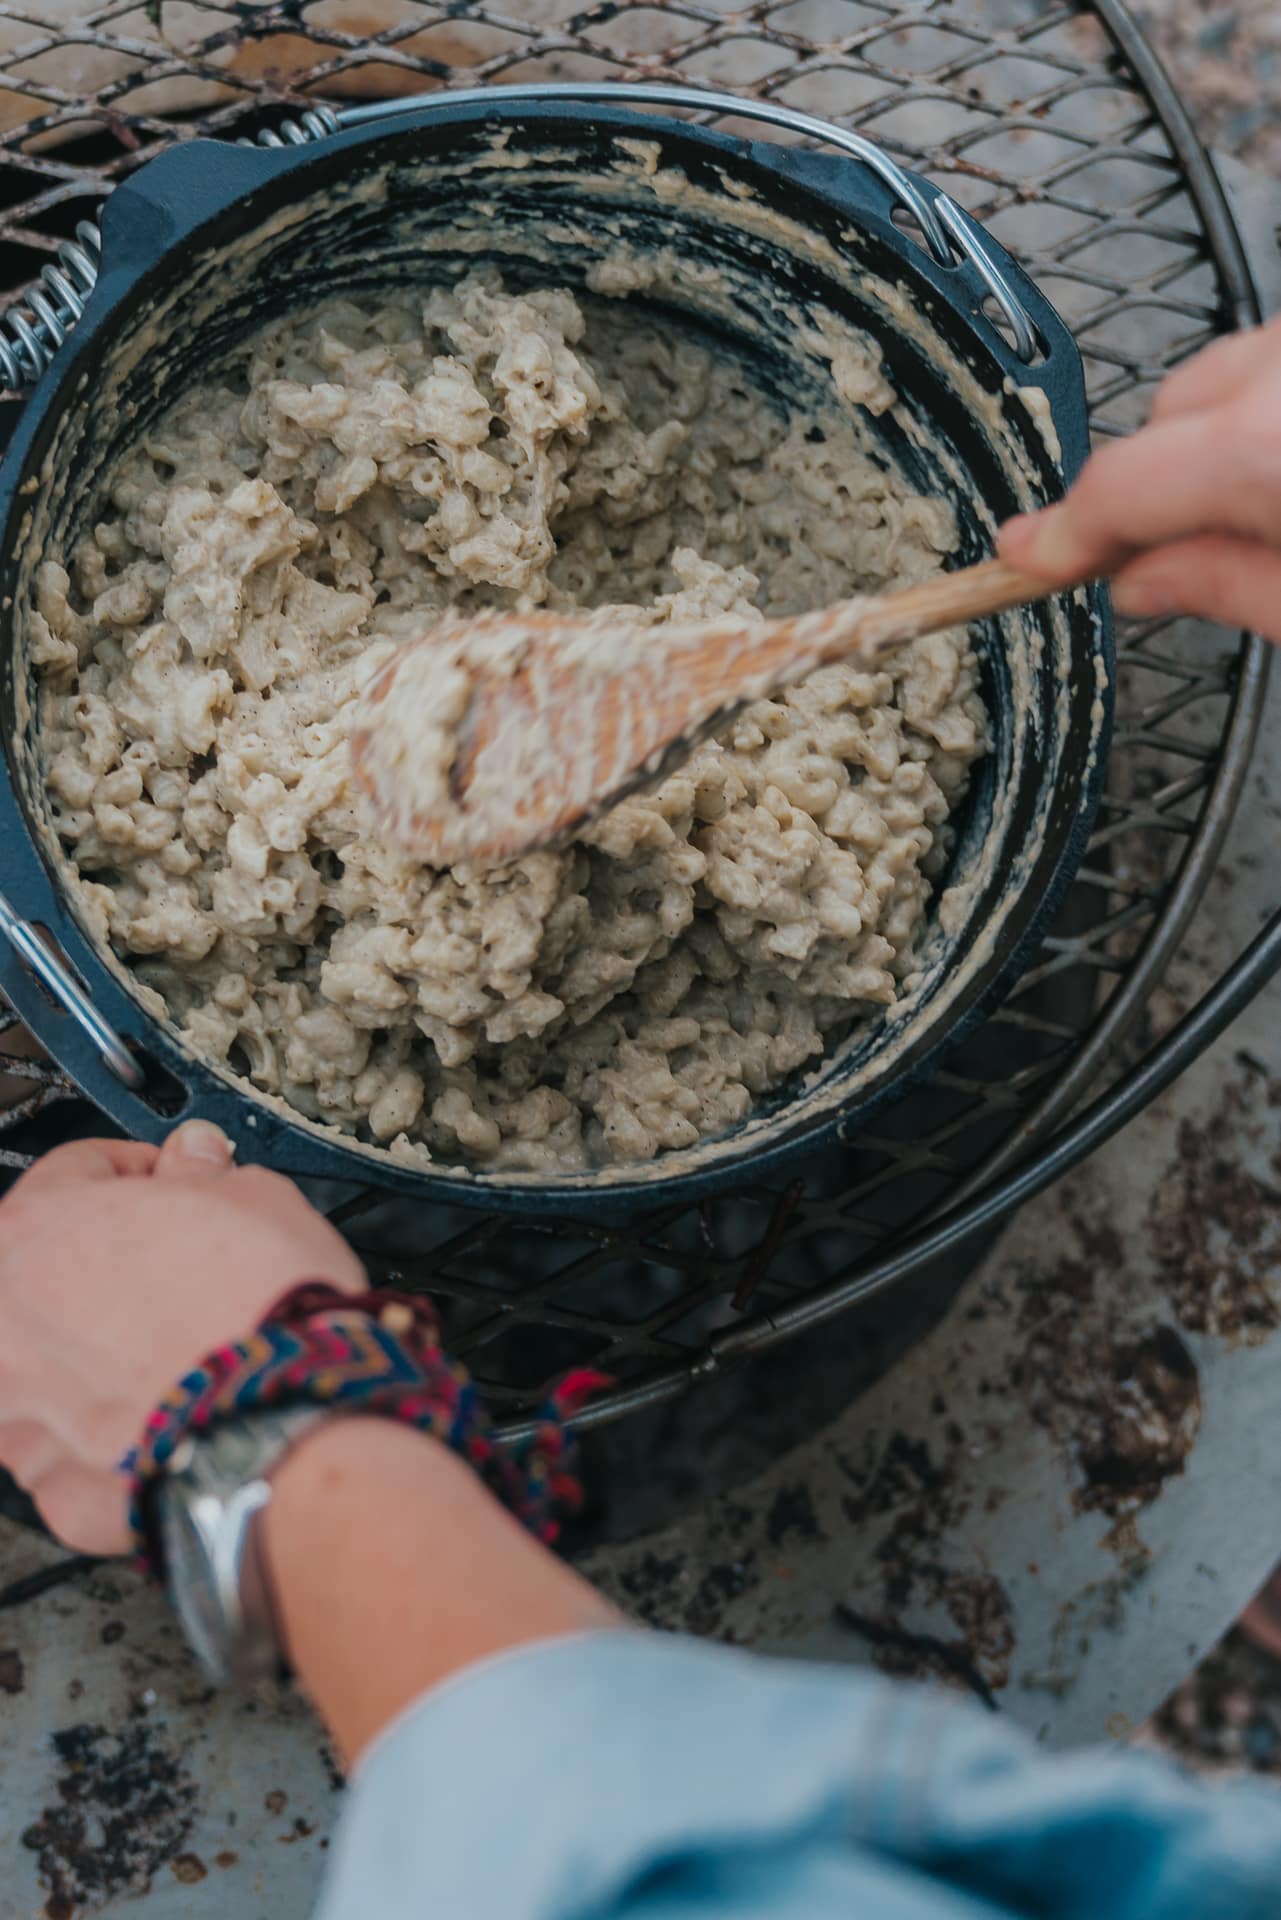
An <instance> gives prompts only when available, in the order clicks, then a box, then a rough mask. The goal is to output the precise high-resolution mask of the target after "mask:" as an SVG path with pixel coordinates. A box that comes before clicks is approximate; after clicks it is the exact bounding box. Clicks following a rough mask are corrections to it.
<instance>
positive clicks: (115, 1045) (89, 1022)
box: [0, 893, 143, 1091]
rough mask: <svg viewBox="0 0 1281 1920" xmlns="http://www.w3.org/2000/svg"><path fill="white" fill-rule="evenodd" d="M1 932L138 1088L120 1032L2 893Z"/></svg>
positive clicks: (104, 1057) (139, 1077) (107, 1062)
mask: <svg viewBox="0 0 1281 1920" xmlns="http://www.w3.org/2000/svg"><path fill="white" fill-rule="evenodd" d="M0 934H3V935H4V937H5V939H6V940H7V941H8V942H9V945H10V946H11V947H12V948H13V951H14V952H15V953H16V954H17V956H18V958H19V959H20V960H22V961H23V962H25V964H26V965H27V966H28V967H29V968H30V969H31V971H32V973H34V974H35V976H36V978H37V979H38V980H39V981H40V982H41V984H42V985H43V986H44V987H46V988H47V989H48V991H49V992H50V993H51V994H52V995H53V997H54V999H55V1000H56V1001H57V1002H58V1004H59V1006H60V1007H62V1009H63V1011H64V1012H66V1013H69V1014H70V1015H71V1018H72V1019H73V1020H74V1021H75V1023H76V1025H77V1026H78V1027H79V1028H80V1031H81V1032H82V1033H83V1034H84V1036H85V1039H86V1040H87V1041H88V1042H89V1044H90V1046H91V1047H93V1049H94V1051H95V1052H96V1053H97V1054H98V1056H99V1058H100V1059H101V1061H102V1063H103V1065H104V1066H105V1067H106V1068H107V1069H108V1071H109V1072H111V1073H114V1074H115V1076H116V1079H117V1080H120V1081H122V1082H123V1084H124V1085H125V1086H126V1087H132V1088H134V1089H135V1091H136V1090H137V1089H138V1088H139V1087H140V1086H141V1085H142V1082H143V1072H142V1068H141V1067H140V1066H139V1064H138V1062H137V1061H136V1060H135V1059H134V1057H133V1055H132V1054H131V1053H130V1051H129V1049H128V1047H127V1046H126V1045H125V1043H124V1041H123V1040H122V1039H121V1038H120V1035H119V1034H118V1033H117V1032H116V1030H115V1028H114V1027H113V1026H112V1025H111V1023H110V1021H108V1020H105V1019H104V1018H103V1016H102V1015H101V1014H100V1013H99V1012H98V1009H97V1008H96V1007H95V1006H94V1004H93V1001H92V1000H91V999H90V998H89V996H88V994H87V993H86V992H85V990H84V988H83V987H82V986H81V984H80V982H79V981H78V980H77V979H76V977H75V975H74V973H72V971H71V968H70V967H69V966H68V965H67V963H66V961H65V960H63V959H62V958H61V957H60V955H58V954H57V953H55V951H54V949H53V948H52V947H51V946H49V945H48V944H47V943H46V942H45V941H44V940H42V939H41V937H40V934H39V932H38V931H37V929H36V928H35V927H33V926H32V925H31V922H30V921H29V920H23V919H21V918H19V916H18V915H17V914H16V913H15V912H14V910H13V908H12V907H11V906H10V905H9V902H8V901H7V900H6V899H5V897H4V895H3V894H2V893H0Z"/></svg>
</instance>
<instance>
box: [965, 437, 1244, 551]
mask: <svg viewBox="0 0 1281 1920" xmlns="http://www.w3.org/2000/svg"><path fill="white" fill-rule="evenodd" d="M1278 524H1281V472H1278V463H1277V461H1276V459H1275V456H1274V455H1273V454H1272V453H1271V450H1270V448H1269V447H1268V445H1267V436H1255V437H1253V438H1252V437H1250V436H1249V435H1243V434H1242V433H1241V432H1239V431H1237V430H1234V429H1233V428H1232V423H1231V422H1230V421H1229V420H1228V419H1226V418H1224V419H1222V420H1220V419H1218V418H1217V417H1216V419H1215V421H1214V422H1213V423H1212V425H1210V426H1209V427H1207V422H1206V419H1205V417H1204V416H1203V415H1201V414H1187V415H1184V416H1181V417H1180V418H1178V419H1177V420H1167V421H1164V422H1161V423H1160V424H1158V425H1156V426H1152V427H1144V428H1143V429H1142V430H1141V431H1140V432H1139V433H1136V434H1134V435H1133V436H1132V437H1131V438H1130V439H1128V440H1118V441H1116V442H1115V443H1114V444H1113V445H1112V446H1109V447H1104V448H1103V449H1102V450H1101V451H1100V452H1098V453H1096V454H1095V455H1094V456H1093V457H1092V458H1091V459H1090V460H1089V461H1088V462H1087V464H1086V467H1085V470H1084V472H1083V473H1082V475H1081V478H1080V479H1079V480H1078V481H1077V483H1076V485H1075V486H1074V487H1073V489H1072V491H1071V493H1070V494H1069V495H1068V497H1067V499H1066V500H1065V501H1063V502H1062V503H1061V505H1059V506H1056V507H1049V508H1047V509H1046V510H1045V511H1044V512H1042V513H1038V514H1034V515H1031V516H1026V515H1025V516H1023V517H1022V518H1020V519H1018V520H1012V521H1009V522H1008V523H1007V524H1006V526H1005V527H1003V528H1002V530H1001V534H1000V536H999V549H1000V552H1001V555H1002V558H1004V559H1006V560H1008V561H1009V562H1010V563H1011V564H1012V565H1014V566H1017V567H1025V568H1026V569H1027V570H1028V572H1029V573H1037V574H1041V575H1043V576H1044V577H1045V578H1046V579H1048V580H1056V581H1062V582H1063V583H1064V584H1065V585H1066V584H1068V583H1071V582H1074V581H1077V580H1086V579H1090V578H1093V577H1096V576H1097V575H1099V574H1102V573H1109V572H1111V571H1113V570H1114V569H1115V568H1118V567H1119V566H1121V565H1122V563H1123V562H1125V561H1126V560H1128V559H1129V558H1130V557H1131V556H1132V555H1133V554H1134V553H1136V552H1137V551H1138V550H1139V549H1141V548H1144V547H1161V546H1168V545H1170V544H1171V543H1172V542H1174V541H1176V540H1187V539H1191V538H1193V537H1194V536H1196V535H1198V534H1203V533H1244V534H1251V535H1253V536H1255V537H1256V538H1257V539H1259V540H1267V539H1268V538H1269V536H1270V535H1271V534H1272V533H1273V532H1274V531H1275V529H1276V527H1277V526H1278Z"/></svg>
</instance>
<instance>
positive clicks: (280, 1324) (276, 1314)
mask: <svg viewBox="0 0 1281 1920" xmlns="http://www.w3.org/2000/svg"><path fill="white" fill-rule="evenodd" d="M607 1384H608V1380H607V1377H606V1376H605V1375H604V1374H599V1373H593V1372H591V1371H590V1370H589V1369H586V1368H580V1369H578V1370H577V1371H576V1372H573V1373H570V1374H567V1375H566V1377H565V1378H564V1379H563V1380H562V1381H561V1382H560V1384H559V1386H558V1387H557V1388H556V1390H555V1392H554V1393H553V1394H552V1395H551V1397H550V1399H549V1400H548V1401H547V1403H546V1405H545V1406H544V1407H543V1408H542V1409H541V1410H540V1413H539V1418H538V1422H537V1425H536V1427H535V1430H534V1431H533V1433H532V1434H531V1435H530V1436H529V1438H528V1439H527V1440H525V1441H523V1442H522V1443H521V1444H520V1445H519V1446H517V1447H514V1448H507V1447H503V1446H499V1445H498V1444H497V1443H496V1442H495V1440H494V1438H493V1433H492V1426H491V1422H490V1419H489V1416H488V1414H487V1413H486V1411H485V1409H484V1406H483V1405H482V1403H481V1400H480V1396H479V1394H478V1393H477V1391H476V1387H475V1384H474V1383H473V1381H472V1380H471V1379H470V1377H469V1375H468V1374H467V1371H466V1369H465V1368H463V1367H461V1366H458V1365H456V1364H455V1363H454V1362H452V1361H450V1360H449V1359H448V1358H447V1357H446V1355H445V1353H444V1352H443V1350H442V1348H441V1344H440V1327H439V1322H438V1320H437V1318H436V1314H435V1310H434V1309H433V1308H432V1307H431V1305H430V1304H429V1303H428V1302H427V1301H426V1300H423V1299H422V1298H421V1297H419V1296H416V1295H411V1294H404V1293H397V1292H395V1291H393V1290H389V1289H380V1290H376V1291H371V1292H369V1293H363V1294H349V1293H340V1292H338V1290H337V1289H336V1288H334V1287H330V1286H328V1285H324V1284H320V1283H317V1282H312V1281H308V1282H305V1283H304V1284H303V1285H301V1286H297V1287H293V1288H291V1289H290V1291H289V1292H288V1293H287V1294H286V1295H285V1296H284V1298H283V1299H282V1300H280V1301H279V1302H278V1303H277V1304H276V1305H275V1306H274V1307H273V1308H272V1310H271V1312H270V1313H269V1314H267V1315H266V1316H265V1317H264V1319H263V1320H262V1322H261V1323H260V1325H259V1326H258V1328H257V1329H256V1331H255V1332H254V1333H252V1334H250V1335H249V1337H248V1338H247V1339H245V1340H237V1341H233V1342H230V1343H229V1344H228V1345H226V1346H222V1347H217V1348H215V1350H214V1352H213V1353H211V1354H210V1355H209V1356H208V1357H207V1358H206V1359H205V1360H204V1361H202V1362H201V1364H200V1366H198V1367H196V1368H194V1369H193V1370H192V1372H190V1373H188V1374H185V1375H184V1376H183V1378H182V1379H181V1380H180V1381H179V1382H178V1384H177V1386H176V1387H174V1389H173V1390H172V1392H170V1393H168V1394H166V1396H165V1398H164V1399H163V1400H162V1401H161V1403H160V1405H159V1406H158V1407H157V1408H156V1410H155V1412H154V1413H153V1414H152V1415H151V1418H150V1419H149V1420H148V1422H147V1425H146V1428H145V1429H144V1432H143V1436H142V1441H141V1444H140V1445H139V1448H138V1451H137V1454H136V1456H135V1458H134V1460H133V1462H132V1463H131V1475H132V1478H131V1487H130V1506H129V1520H130V1525H131V1527H132V1530H133V1537H134V1551H135V1554H136V1557H137V1560H138V1563H139V1565H140V1566H141V1567H142V1568H143V1569H144V1570H145V1571H146V1572H148V1573H150V1574H151V1575H153V1577H155V1578H156V1579H163V1577H164V1566H163V1561H162V1556H161V1554H160V1551H159V1545H158V1539H157V1531H156V1528H155V1526H154V1515H153V1507H154V1500H153V1499H152V1495H153V1493H154V1491H155V1488H156V1486H157V1484H158V1482H159V1480H160V1478H161V1476H162V1475H163V1473H164V1470H165V1466H166V1463H167V1462H168V1461H169V1460H170V1459H172V1457H173V1454H174V1451H175V1449H176V1448H177V1447H178V1445H179V1443H180V1441H181V1440H182V1439H183V1438H184V1436H185V1435H187V1434H188V1433H207V1432H209V1431H210V1430H211V1429H212V1428H214V1427H216V1426H218V1425H220V1424H221V1423H223V1422H224V1421H228V1420H236V1419H240V1418H242V1417H243V1416H244V1415H246V1414H252V1413H253V1412H254V1410H255V1409H256V1408H265V1407H274V1408H277V1409H279V1408H284V1407H291V1406H304V1405H311V1406H329V1407H333V1408H334V1409H335V1410H336V1411H341V1412H343V1413H362V1414H380V1415H382V1416H384V1417H385V1418H389V1419H393V1420H400V1421H403V1422H405V1423H406V1424H407V1425H409V1426H413V1427H416V1428H418V1429H419V1430H420V1431H421V1432H424V1433H430V1434H432V1435H434V1436H435V1438H436V1439H437V1440H439V1441H440V1442H441V1443H442V1445H444V1446H447V1447H450V1448H452V1450H453V1451H454V1452H455V1453H457V1454H459V1455H460V1456H461V1457H462V1458H463V1459H464V1460H466V1461H467V1463H468V1465H469V1466H471V1467H473V1468H474V1469H475V1471H476V1472H477V1473H478V1474H479V1475H480V1477H481V1479H482V1480H483V1481H484V1482H485V1484H486V1486H488V1487H489V1488H490V1490H491V1491H492V1492H493V1493H494V1494H495V1495H496V1496H497V1497H498V1499H499V1500H501V1501H502V1503H503V1505H504V1506H506V1507H508V1508H510V1510H511V1511H512V1513H514V1514H515V1515H516V1517H517V1518H518V1519H519V1520H521V1521H522V1522H523V1523H524V1524H525V1526H527V1527H528V1528H529V1530H530V1532H531V1533H533V1534H535V1535H536V1536H537V1537H538V1538H539V1539H540V1540H544V1541H547V1542H548V1543H550V1542H552V1541H553V1540H554V1539H555V1538H556V1535H557V1533H558V1531H559V1527H558V1522H557V1518H556V1515H557V1513H558V1512H562V1511H570V1512H572V1511H573V1510H574V1509H575V1508H576V1507H577V1506H578V1505H579V1504H580V1502H581V1498H582V1492H581V1488H580V1486H579V1483H578V1480H577V1478H576V1476H575V1471H574V1469H575V1463H576V1447H575V1444H574V1441H573V1438H572V1435H571V1434H570V1432H569V1429H568V1428H567V1426H566V1421H567V1420H568V1419H569V1418H570V1417H571V1416H572V1415H573V1414H574V1413H576V1412H577V1410H578V1408H579V1407H580V1406H581V1405H582V1404H583V1402H584V1400H586V1399H587V1398H588V1396H589V1395H590V1394H592V1393H593V1392H595V1391H596V1390H597V1388H599V1387H601V1386H604V1385H607Z"/></svg>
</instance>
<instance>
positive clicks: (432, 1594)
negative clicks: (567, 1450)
mask: <svg viewBox="0 0 1281 1920" xmlns="http://www.w3.org/2000/svg"><path fill="white" fill-rule="evenodd" d="M262 1546H263V1554H264V1561H265V1565H266V1571H267V1577H268V1579H269V1581H270V1583H271V1586H272V1590H273V1594H274V1599H275V1606H276V1612H277V1616H278V1618H279V1621H280V1623H281V1627H282V1630H283V1634H284V1639H285V1646H286V1651H287V1653H288V1656H289V1660H290V1664H291V1665H292V1667H293V1669H294V1671H295V1673H296V1674H297V1676H298V1678H299V1680H300V1682H301V1683H302V1685H303V1687H304V1688H305V1690H306V1691H307V1693H308V1694H309V1695H310V1697H311V1699H312V1701H313V1703H314V1704H315V1706H316V1708H317V1710H318V1711H319V1713H320V1714H321V1716H322V1718H324V1720H325V1721H326V1722H327V1724H328V1725H329V1728H330V1730H331V1732H332V1734H333V1736H334V1739H335V1741H336V1742H337V1744H338V1747H339V1749H340V1751H341V1752H342V1754H343V1755H344V1757H345V1758H346V1760H347V1761H348V1763H351V1762H353V1761H354V1760H355V1759H356V1758H357V1757H358V1756H359V1754H360V1753H361V1752H362V1751H363V1750H364V1748H365V1747H366V1746H367V1745H368V1744H369V1742H370V1741H371V1740H372V1739H373V1738H374V1737H375V1736H376V1735H377V1733H378V1732H379V1731H380V1730H381V1729H382V1728H383V1727H384V1726H385V1725H386V1724H387V1723H388V1722H389V1721H390V1720H391V1719H393V1718H394V1717H395V1716H396V1715H397V1714H398V1713H400V1712H401V1711H402V1710H403V1709H404V1708H405V1707H407V1706H409V1705H410V1704H411V1703H412V1702H413V1701H414V1700H416V1699H417V1698H418V1697H419V1696H420V1695H422V1694H423V1693H426V1692H427V1691H428V1690H429V1689H430V1688H432V1687H434V1686H436V1685H438V1684H439V1683H440V1682H441V1681H443V1680H445V1679H447V1678H448V1677H449V1676H451V1675H452V1674H454V1673H457V1672H459V1671H461V1670H462V1669H463V1668H465V1667H467V1666H470V1665H471V1664H473V1663H474V1662H476V1661H478V1660H482V1659H485V1658H487V1657H489V1656H490V1655H492V1654H496V1653H500V1652H503V1651H505V1650H508V1649H510V1648H514V1647H518V1646H521V1645H524V1644H528V1643H530V1642H533V1641H536V1640H543V1639H549V1638H552V1637H555V1636H558V1635H562V1634H568V1633H576V1632H580V1631H585V1630H587V1629H590V1628H600V1627H603V1626H610V1625H619V1624H621V1619H620V1616H619V1615H618V1614H617V1613H616V1612H615V1610H614V1609H613V1608H612V1607H610V1606H609V1605H608V1604H607V1603H606V1602H605V1601H604V1600H603V1599H602V1598H601V1597H600V1595H599V1594H597V1593H596V1592H595V1591H594V1590H593V1589H592V1588H591V1587H590V1586H588V1585H587V1583H586V1582H585V1581H584V1580H582V1579H581V1578H580V1577H579V1576H578V1575H577V1574H575V1573H573V1572H572V1571H571V1570H570V1569H569V1568H568V1567H567V1566H565V1565H564V1564H563V1563H562V1562H560V1561H558V1560H556V1559H555V1558H554V1557H553V1556H552V1555H551V1554H550V1553H548V1552H547V1550H546V1549H545V1548H543V1547H542V1546H540V1545H539V1544H538V1542H537V1541H535V1540H534V1539H533V1538H532V1537H531V1535H530V1534H529V1533H528V1532H527V1531H526V1530H525V1529H524V1528H523V1527H522V1526H521V1525H520V1523H519V1522H518V1521H516V1520H515V1519H513V1518H512V1516H511V1515H510V1514H508V1513H507V1512H506V1511H505V1510H504V1509H503V1508H502V1507H500V1506H499V1505H498V1503H497V1501H495V1500H494V1499H493V1498H492V1496H491V1495H490V1494H489V1493H488V1492H487V1491H486V1489H485V1488H484V1487H483V1486H482V1485H481V1484H480V1482H479V1481H478V1480H477V1479H476V1477H475V1475H474V1474H473V1473H472V1472H471V1470H470V1469H469V1468H468V1467H467V1466H466V1465H465V1464H464V1463H463V1462H462V1461H461V1460H460V1459H459V1458H458V1457H457V1456H456V1455H454V1454H452V1453H450V1452H448V1451H447V1450H446V1449H445V1448H444V1447H442V1446H440V1445H439V1444H438V1443H437V1442H435V1441H434V1440H432V1439H430V1438H428V1437H427V1436H425V1435H423V1434H421V1433H417V1432H415V1431H413V1430H412V1429H411V1428H408V1427H404V1426H398V1425H396V1424H395V1423H393V1422H391V1421H388V1420H380V1419H373V1418H366V1419H362V1418H359V1417H357V1418H350V1419H341V1418H340V1419H334V1420H326V1421H324V1422H322V1423H321V1424H320V1425H319V1426H318V1427H317V1428H316V1429H315V1430H314V1431H313V1432H311V1433H308V1434H306V1435H305V1436H304V1437H303V1439H302V1440H301V1441H300V1442H299V1443H298V1445H297V1446H296V1447H295V1448H294V1450H293V1451H292V1452H291V1453H290V1454H289V1455H288V1457H287V1458H286V1459H285V1460H284V1461H283V1462H282V1463H281V1465H280V1466H279V1468H277V1469H276V1471H275V1472H274V1473H273V1475H272V1498H271V1503H270V1505H269V1507H268V1508H267V1510H266V1513H265V1515H264V1517H263V1534H262Z"/></svg>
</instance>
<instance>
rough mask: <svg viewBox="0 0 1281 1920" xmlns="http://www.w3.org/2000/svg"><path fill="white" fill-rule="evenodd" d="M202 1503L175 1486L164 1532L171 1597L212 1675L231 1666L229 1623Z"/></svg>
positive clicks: (163, 1500)
mask: <svg viewBox="0 0 1281 1920" xmlns="http://www.w3.org/2000/svg"><path fill="white" fill-rule="evenodd" d="M201 1504H202V1503H201V1501H200V1500H199V1499H198V1498H197V1499H196V1500H195V1501H192V1502H190V1503H189V1502H188V1500H186V1499H184V1498H182V1497H181V1496H180V1495H178V1494H177V1493H176V1490H175V1489H174V1488H173V1487H172V1486H166V1487H164V1488H162V1489H161V1494H160V1532H161V1538H162V1540H163V1542H164V1551H165V1567H166V1577H167V1584H168V1587H169V1595H170V1598H171V1599H172V1601H173V1604H174V1606H175V1607H176V1609H177V1611H178V1617H179V1619H180V1621H181V1622H182V1628H183V1632H184V1633H185V1634H186V1636H187V1640H188V1643H189V1644H190V1646H191V1650H192V1652H193V1653H194V1654H195V1655H196V1657H197V1659H198V1660H199V1661H200V1662H201V1664H202V1665H203V1666H204V1667H206V1668H207V1669H208V1671H210V1672H211V1673H216V1674H221V1673H223V1671H224V1669H225V1665H226V1648H227V1621H226V1619H225V1617H224V1615H223V1611H222V1605H221V1601H220V1596H219V1588H218V1579H217V1575H216V1573H215V1569H214V1564H213V1560H212V1557H211V1555H210V1552H209V1548H208V1544H207V1542H206V1539H205V1535H204V1532H203V1531H202V1529H201V1525H200V1507H201Z"/></svg>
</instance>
